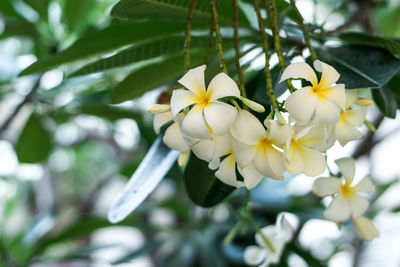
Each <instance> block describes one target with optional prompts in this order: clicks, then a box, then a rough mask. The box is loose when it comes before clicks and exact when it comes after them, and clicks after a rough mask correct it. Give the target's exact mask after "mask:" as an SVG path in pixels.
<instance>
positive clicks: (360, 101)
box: [355, 98, 374, 107]
mask: <svg viewBox="0 0 400 267" xmlns="http://www.w3.org/2000/svg"><path fill="white" fill-rule="evenodd" d="M373 103H374V101H372V100H371V99H369V98H358V99H357V100H356V102H355V104H356V105H359V106H364V107H367V106H369V105H372V104H373Z"/></svg>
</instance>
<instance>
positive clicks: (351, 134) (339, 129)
mask: <svg viewBox="0 0 400 267" xmlns="http://www.w3.org/2000/svg"><path fill="white" fill-rule="evenodd" d="M362 137H363V135H362V133H361V132H360V131H359V130H357V128H356V127H355V126H354V125H353V124H351V123H348V122H346V121H342V120H341V121H339V122H338V123H337V124H336V125H335V138H336V139H337V140H338V141H339V143H340V144H341V145H342V146H345V145H346V144H347V143H348V142H350V141H353V140H358V139H361V138H362Z"/></svg>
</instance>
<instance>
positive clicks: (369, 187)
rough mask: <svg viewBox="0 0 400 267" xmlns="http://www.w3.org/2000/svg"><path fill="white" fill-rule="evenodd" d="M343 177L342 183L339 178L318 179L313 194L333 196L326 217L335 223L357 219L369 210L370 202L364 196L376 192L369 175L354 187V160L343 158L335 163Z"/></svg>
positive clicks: (325, 213)
mask: <svg viewBox="0 0 400 267" xmlns="http://www.w3.org/2000/svg"><path fill="white" fill-rule="evenodd" d="M335 162H336V164H337V165H338V167H339V169H340V171H341V173H342V175H343V177H344V182H342V181H341V180H340V179H339V178H337V177H328V178H318V179H317V180H315V182H314V185H313V192H314V193H315V194H316V195H318V196H320V197H326V196H330V195H333V200H332V202H331V203H330V205H329V206H328V208H327V209H326V210H325V212H324V217H325V218H326V219H328V220H331V221H334V222H344V221H346V220H348V219H349V218H352V219H357V218H358V217H360V216H361V215H362V214H364V212H365V211H366V210H367V209H368V206H369V201H368V199H367V198H366V197H365V196H364V195H365V194H367V193H373V192H374V191H375V188H374V185H373V184H372V181H371V178H370V176H369V175H367V176H365V177H364V178H363V179H362V180H361V181H360V182H359V183H358V184H356V185H352V182H353V178H354V174H355V161H354V159H352V158H342V159H339V160H336V161H335Z"/></svg>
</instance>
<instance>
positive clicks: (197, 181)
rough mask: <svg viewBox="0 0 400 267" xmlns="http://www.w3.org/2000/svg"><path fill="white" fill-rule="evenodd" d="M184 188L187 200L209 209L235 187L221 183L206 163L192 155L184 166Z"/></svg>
mask: <svg viewBox="0 0 400 267" xmlns="http://www.w3.org/2000/svg"><path fill="white" fill-rule="evenodd" d="M184 177H185V186H186V191H187V193H188V196H189V198H190V199H191V200H192V201H193V202H194V203H195V204H197V205H199V206H202V207H211V206H214V205H216V204H218V203H220V202H221V201H223V200H224V199H225V198H226V197H227V196H228V195H229V194H230V193H231V192H232V191H233V190H235V187H232V186H229V185H227V184H225V183H223V182H221V181H220V180H219V179H218V178H217V177H215V175H214V171H213V170H210V169H209V168H208V163H207V162H205V161H203V160H200V159H198V158H197V157H196V156H195V155H194V154H191V155H190V160H189V162H188V165H187V166H186V169H185V173H184Z"/></svg>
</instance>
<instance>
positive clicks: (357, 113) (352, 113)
mask: <svg viewBox="0 0 400 267" xmlns="http://www.w3.org/2000/svg"><path fill="white" fill-rule="evenodd" d="M366 114H367V108H366V107H361V108H356V109H352V110H348V111H347V114H346V116H345V120H346V121H347V122H349V123H351V124H353V125H354V126H357V127H360V126H361V125H363V123H364V120H365V115H366Z"/></svg>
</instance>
